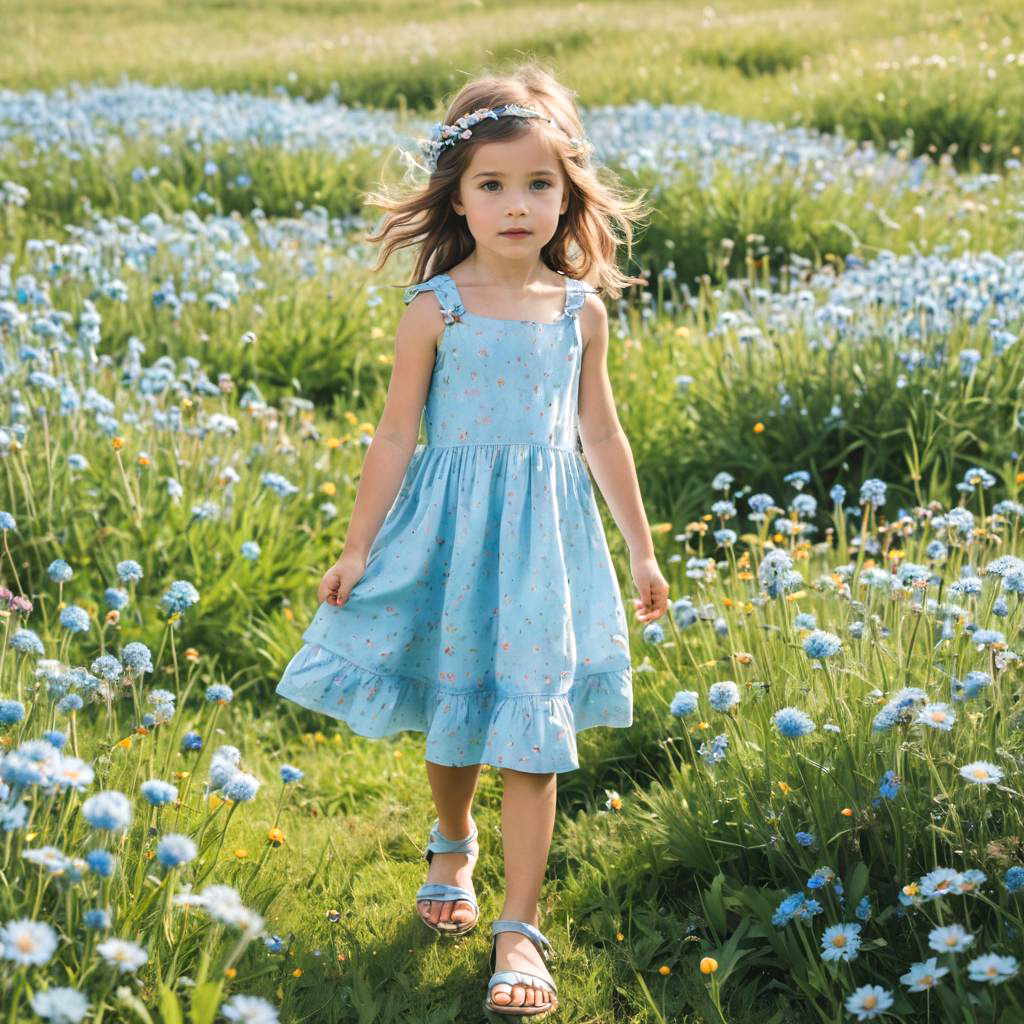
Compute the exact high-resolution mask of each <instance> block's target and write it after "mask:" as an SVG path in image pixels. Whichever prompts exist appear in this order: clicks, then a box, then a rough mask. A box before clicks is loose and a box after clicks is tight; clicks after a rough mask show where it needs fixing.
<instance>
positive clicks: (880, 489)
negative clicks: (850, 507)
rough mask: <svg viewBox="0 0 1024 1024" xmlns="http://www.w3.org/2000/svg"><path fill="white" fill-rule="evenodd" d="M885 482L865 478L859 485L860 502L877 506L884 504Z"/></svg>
mask: <svg viewBox="0 0 1024 1024" xmlns="http://www.w3.org/2000/svg"><path fill="white" fill-rule="evenodd" d="M885 486H886V485H885V484H884V483H883V482H882V481H881V480H876V479H871V480H865V481H864V483H862V484H861V485H860V503H861V504H862V505H873V506H874V507H875V508H878V507H879V506H881V505H884V504H885Z"/></svg>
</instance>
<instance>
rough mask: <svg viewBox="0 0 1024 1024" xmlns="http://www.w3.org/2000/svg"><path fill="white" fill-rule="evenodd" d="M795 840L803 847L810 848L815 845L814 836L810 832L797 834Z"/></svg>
mask: <svg viewBox="0 0 1024 1024" xmlns="http://www.w3.org/2000/svg"><path fill="white" fill-rule="evenodd" d="M794 838H795V839H796V841H797V842H798V843H799V844H800V845H801V846H807V847H810V846H813V845H814V836H812V835H811V833H810V832H797V833H796V835H795V837H794Z"/></svg>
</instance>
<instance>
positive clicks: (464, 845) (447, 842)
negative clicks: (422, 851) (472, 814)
mask: <svg viewBox="0 0 1024 1024" xmlns="http://www.w3.org/2000/svg"><path fill="white" fill-rule="evenodd" d="M476 837H477V829H476V822H475V821H474V822H473V827H472V830H471V831H470V833H469V835H468V836H466V837H465V839H447V838H445V836H444V835H442V833H441V822H440V819H438V818H435V819H434V824H433V825H431V826H430V839H429V840H428V842H427V860H428V861H429V860H430V854H431V853H472V852H473V849H472V846H471V844H472V842H473V840H474V839H476Z"/></svg>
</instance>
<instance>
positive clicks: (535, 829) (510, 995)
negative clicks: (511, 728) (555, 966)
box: [491, 768, 558, 1006]
mask: <svg viewBox="0 0 1024 1024" xmlns="http://www.w3.org/2000/svg"><path fill="white" fill-rule="evenodd" d="M501 775H502V780H503V782H504V785H505V790H504V793H503V795H502V801H501V836H502V842H503V845H504V848H505V885H506V889H505V904H504V906H503V907H502V909H501V917H502V919H504V920H509V921H525V922H526V923H527V924H532V925H533V926H534V927H535V928H536V927H538V918H537V901H538V900H539V899H540V889H541V885H542V884H543V882H544V874H545V872H546V870H547V864H548V851H549V850H550V848H551V834H552V832H553V831H554V827H555V796H556V794H557V792H558V785H557V778H558V777H557V775H556V774H555V773H554V772H545V773H536V772H517V771H513V770H512V769H511V768H503V769H502V772H501ZM495 938H496V940H497V950H496V956H495V970H496V971H524V972H528V973H530V974H536V975H538V976H539V977H541V978H548V979H550V978H551V975H550V973H549V972H548V971H547V970H546V969H545V967H544V965H543V963H542V961H541V959H540V954H539V953H538V952H537V947H536V946H534V944H533V943H532V942H531V941H530V940H529V939H528V938H527V937H526V936H525V935H522V934H520V933H519V932H500V933H499V934H498V935H497V936H495ZM491 998H492V999H493V1000H494V1002H495V1003H497V1004H498V1005H500V1006H510V1005H511V1006H542V1005H545V1004H547V1003H549V1002H550V995H549V994H548V993H547V992H544V991H543V990H541V989H538V988H534V987H533V986H530V985H516V986H514V987H512V988H511V989H510V988H509V986H508V985H495V987H494V991H493V992H492V994H491Z"/></svg>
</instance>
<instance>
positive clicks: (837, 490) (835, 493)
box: [828, 484, 846, 507]
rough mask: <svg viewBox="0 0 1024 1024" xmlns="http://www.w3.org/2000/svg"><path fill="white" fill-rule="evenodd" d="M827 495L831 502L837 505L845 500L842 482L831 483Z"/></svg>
mask: <svg viewBox="0 0 1024 1024" xmlns="http://www.w3.org/2000/svg"><path fill="white" fill-rule="evenodd" d="M828 496H829V497H830V498H831V499H832V504H833V505H836V506H837V507H838V506H839V505H842V503H843V502H844V501H845V500H846V488H845V487H844V486H843V485H842V484H833V486H832V489H831V490H830V491H829V492H828Z"/></svg>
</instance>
